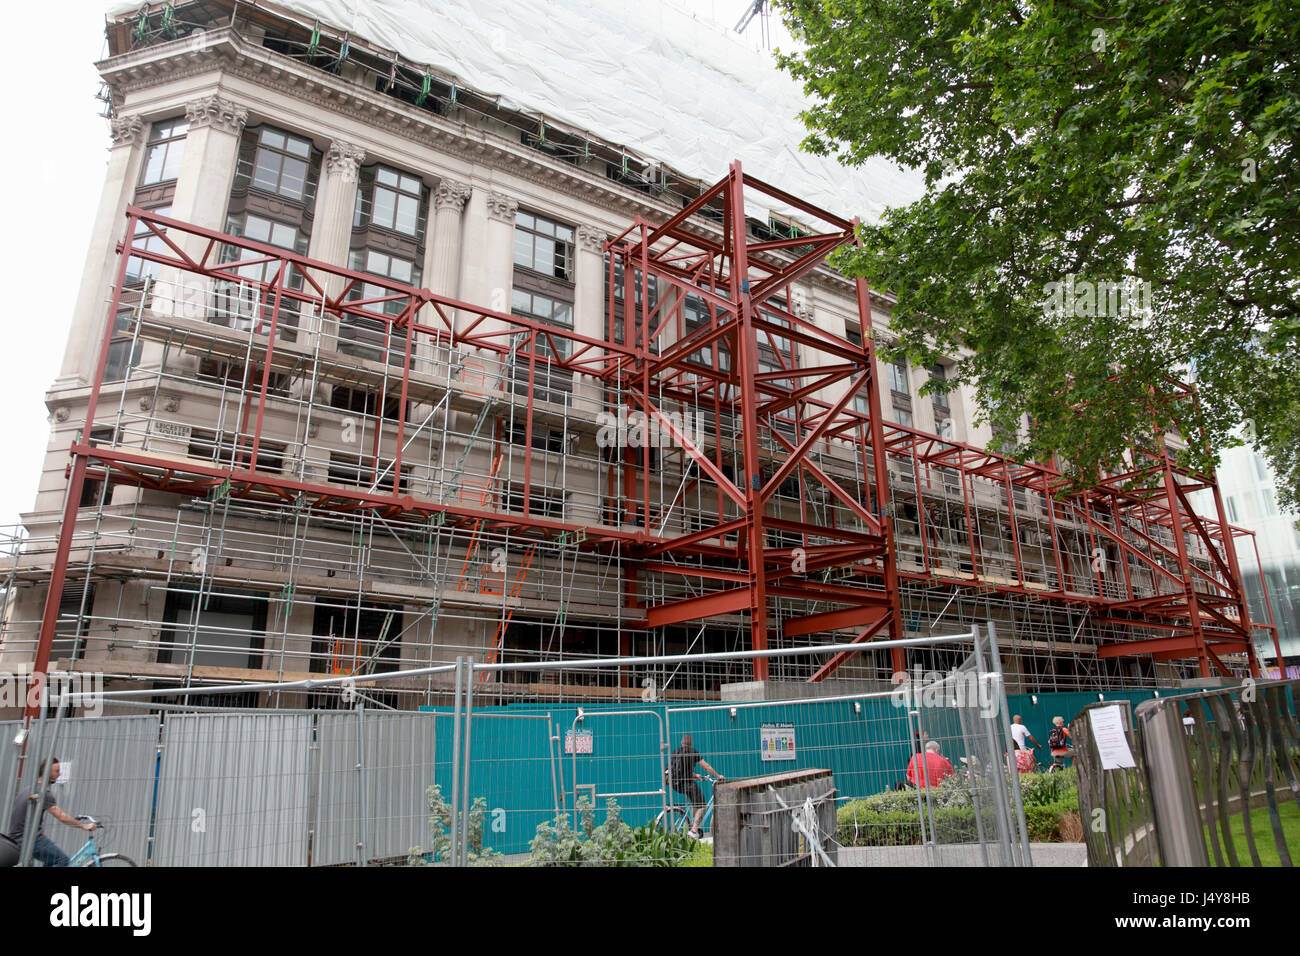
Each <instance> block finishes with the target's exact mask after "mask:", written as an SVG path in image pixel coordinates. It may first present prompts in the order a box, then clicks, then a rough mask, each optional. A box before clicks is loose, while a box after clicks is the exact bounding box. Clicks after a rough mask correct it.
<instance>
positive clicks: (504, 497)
mask: <svg viewBox="0 0 1300 956" xmlns="http://www.w3.org/2000/svg"><path fill="white" fill-rule="evenodd" d="M529 491H530V494H529V496H528V514H530V515H531V516H533V517H535V518H563V517H564V492H563V491H560V490H558V489H553V488H543V487H541V486H540V485H533V486H532V487H531V488H530V489H529ZM501 508H502V510H504V511H513V512H515V513H517V514H523V513H524V486H523V485H521V484H511V485H509V486H507V487H505V488H503V489H501Z"/></svg>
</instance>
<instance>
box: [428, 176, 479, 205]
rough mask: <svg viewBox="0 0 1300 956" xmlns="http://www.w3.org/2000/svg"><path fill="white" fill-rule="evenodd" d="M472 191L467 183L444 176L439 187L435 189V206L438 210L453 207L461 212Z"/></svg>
mask: <svg viewBox="0 0 1300 956" xmlns="http://www.w3.org/2000/svg"><path fill="white" fill-rule="evenodd" d="M470 192H471V190H470V187H469V186H468V185H467V184H465V183H460V182H457V181H456V180H454V179H446V178H444V179H443V180H442V182H440V183H438V188H437V189H435V190H434V191H433V208H434V209H436V210H443V209H451V210H453V211H454V212H460V211H461V210H463V209H464V208H465V202H466V200H468V199H469V194H470Z"/></svg>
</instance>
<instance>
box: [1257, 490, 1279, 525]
mask: <svg viewBox="0 0 1300 956" xmlns="http://www.w3.org/2000/svg"><path fill="white" fill-rule="evenodd" d="M1259 499H1260V501H1261V502H1262V503H1263V506H1264V512H1263V513H1264V517H1266V518H1272V517H1274V516H1275V515H1276V514H1277V498H1276V497H1274V495H1273V489H1272V488H1265V489H1263V490H1262V491H1260V493H1259Z"/></svg>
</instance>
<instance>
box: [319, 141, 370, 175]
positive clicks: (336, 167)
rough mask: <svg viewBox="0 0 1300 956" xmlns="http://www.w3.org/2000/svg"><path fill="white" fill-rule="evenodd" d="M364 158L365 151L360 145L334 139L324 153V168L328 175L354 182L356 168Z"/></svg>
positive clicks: (359, 166)
mask: <svg viewBox="0 0 1300 956" xmlns="http://www.w3.org/2000/svg"><path fill="white" fill-rule="evenodd" d="M365 159H366V151H365V150H364V149H362V148H361V147H360V146H356V145H353V144H352V143H346V142H344V141H343V140H341V139H336V140H334V141H333V142H332V143H330V148H329V149H328V150H327V151H326V153H325V168H326V169H327V170H328V171H329V173H330V175H332V176H338V177H339V178H340V179H342V180H343V181H344V182H345V183H355V182H356V181H357V170H358V169H360V168H361V164H362V163H363V162H365Z"/></svg>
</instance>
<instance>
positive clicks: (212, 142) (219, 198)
mask: <svg viewBox="0 0 1300 956" xmlns="http://www.w3.org/2000/svg"><path fill="white" fill-rule="evenodd" d="M185 118H186V120H188V121H189V124H190V128H189V132H188V133H186V135H185V156H184V158H183V159H182V160H181V170H180V175H179V176H177V178H176V193H175V195H174V196H173V197H172V211H171V216H172V218H173V219H182V220H184V221H185V222H192V223H194V225H196V226H203V227H205V228H207V229H217V230H220V231H221V232H225V231H226V210H227V209H228V208H229V206H230V187H231V184H232V183H233V182H234V179H235V167H236V165H237V164H238V162H239V137H240V135H241V134H242V133H243V132H244V124H246V123H247V122H248V110H246V109H245V108H244V107H242V106H239V105H237V104H236V103H234V102H232V101H231V100H228V99H225V98H223V97H221V96H217V95H215V94H214V95H211V96H204V97H201V98H199V99H197V100H193V101H192V102H189V103H186V104H185Z"/></svg>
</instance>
